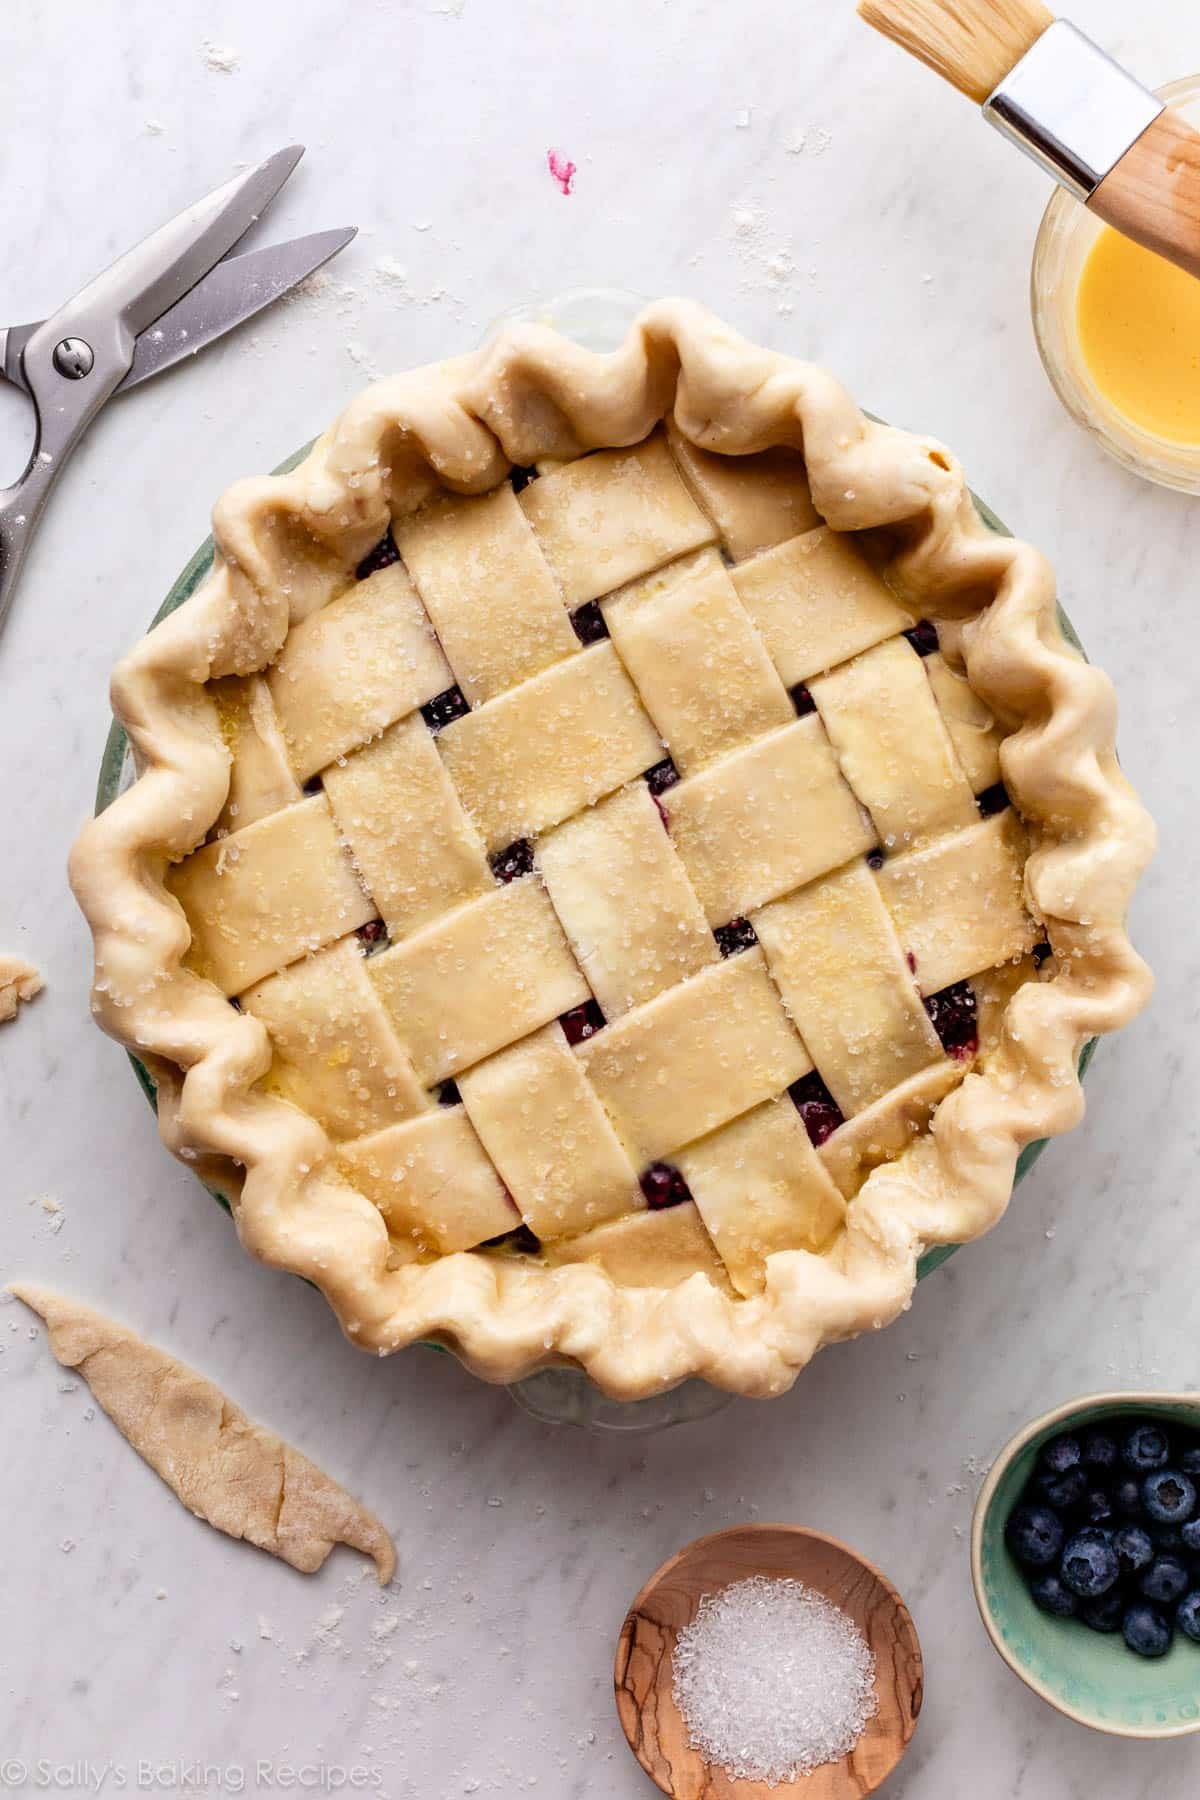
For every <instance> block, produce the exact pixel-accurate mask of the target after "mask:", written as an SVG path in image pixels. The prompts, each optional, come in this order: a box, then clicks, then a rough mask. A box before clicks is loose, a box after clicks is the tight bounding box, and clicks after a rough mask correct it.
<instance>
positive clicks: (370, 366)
mask: <svg viewBox="0 0 1200 1800" xmlns="http://www.w3.org/2000/svg"><path fill="white" fill-rule="evenodd" d="M345 348H346V355H347V356H348V357H349V358H350V361H351V362H352V363H353V364H354V366H355V368H356V369H361V370H362V372H363V374H364V375H365V376H366V378H367V380H368V381H378V380H379V365H378V364H377V363H376V361H375V357H374V354H373V353H372V352H371V351H370V350H368V349H367V346H366V345H365V344H360V343H358V342H357V340H354V339H351V340H348V341H347V343H346V346H345Z"/></svg>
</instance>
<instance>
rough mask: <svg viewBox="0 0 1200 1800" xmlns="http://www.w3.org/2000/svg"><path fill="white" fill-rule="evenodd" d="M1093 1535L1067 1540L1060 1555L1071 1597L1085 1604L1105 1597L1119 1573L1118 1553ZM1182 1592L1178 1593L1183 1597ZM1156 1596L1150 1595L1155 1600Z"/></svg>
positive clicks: (1088, 1532) (1083, 1534)
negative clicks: (1077, 1596)
mask: <svg viewBox="0 0 1200 1800" xmlns="http://www.w3.org/2000/svg"><path fill="white" fill-rule="evenodd" d="M1093 1532H1094V1527H1093V1529H1092V1531H1079V1532H1076V1534H1075V1536H1074V1537H1073V1538H1070V1539H1068V1541H1067V1544H1066V1547H1065V1549H1064V1550H1063V1555H1062V1570H1061V1573H1062V1578H1063V1580H1064V1581H1065V1582H1066V1584H1067V1586H1068V1587H1069V1588H1070V1589H1071V1591H1072V1592H1073V1593H1076V1594H1078V1595H1080V1597H1081V1598H1082V1599H1084V1600H1094V1599H1095V1598H1096V1596H1097V1595H1098V1594H1107V1592H1108V1590H1109V1588H1110V1587H1113V1586H1114V1585H1115V1583H1116V1580H1117V1577H1118V1576H1119V1575H1120V1573H1121V1565H1120V1563H1119V1562H1118V1561H1117V1553H1116V1551H1115V1550H1114V1549H1113V1547H1112V1544H1111V1542H1109V1541H1108V1540H1107V1539H1106V1538H1105V1537H1104V1536H1102V1535H1100V1534H1098V1533H1097V1534H1096V1535H1093ZM1182 1592H1183V1590H1182V1588H1181V1589H1180V1593H1182ZM1155 1597H1156V1596H1154V1595H1151V1596H1150V1598H1151V1599H1154V1598H1155Z"/></svg>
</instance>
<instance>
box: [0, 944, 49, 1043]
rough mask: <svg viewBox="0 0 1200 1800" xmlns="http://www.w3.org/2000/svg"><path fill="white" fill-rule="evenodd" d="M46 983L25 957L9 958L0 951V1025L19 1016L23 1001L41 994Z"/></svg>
mask: <svg viewBox="0 0 1200 1800" xmlns="http://www.w3.org/2000/svg"><path fill="white" fill-rule="evenodd" d="M43 986H44V983H43V981H42V978H41V976H40V975H39V973H38V971H37V970H36V969H35V968H34V966H33V964H32V963H30V962H26V961H25V958H24V957H23V956H9V955H7V954H6V953H5V952H4V951H0V1025H6V1024H7V1023H8V1021H9V1020H10V1019H15V1018H16V1016H17V1008H18V1007H19V1006H20V1004H21V1002H22V1001H23V1000H32V999H33V996H34V995H35V994H40V993H41V991H42V988H43Z"/></svg>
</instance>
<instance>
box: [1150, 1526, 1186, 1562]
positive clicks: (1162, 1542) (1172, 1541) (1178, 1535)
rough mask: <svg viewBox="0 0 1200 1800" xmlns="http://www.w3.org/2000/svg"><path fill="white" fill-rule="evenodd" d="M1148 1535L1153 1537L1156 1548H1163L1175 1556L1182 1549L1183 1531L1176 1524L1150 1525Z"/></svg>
mask: <svg viewBox="0 0 1200 1800" xmlns="http://www.w3.org/2000/svg"><path fill="white" fill-rule="evenodd" d="M1150 1536H1151V1537H1152V1538H1153V1539H1154V1548H1155V1549H1156V1550H1160V1551H1162V1550H1165V1551H1168V1552H1169V1553H1170V1554H1171V1555H1172V1556H1177V1555H1178V1554H1179V1552H1180V1551H1181V1550H1182V1549H1183V1533H1182V1531H1180V1529H1179V1527H1178V1526H1177V1525H1151V1527H1150Z"/></svg>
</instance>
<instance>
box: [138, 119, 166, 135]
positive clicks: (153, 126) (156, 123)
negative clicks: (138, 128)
mask: <svg viewBox="0 0 1200 1800" xmlns="http://www.w3.org/2000/svg"><path fill="white" fill-rule="evenodd" d="M166 129H167V128H166V126H165V125H164V124H163V122H162V120H161V119H144V120H143V121H142V130H143V131H144V132H145V134H146V136H147V137H162V135H163V133H164V132H165V131H166Z"/></svg>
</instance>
